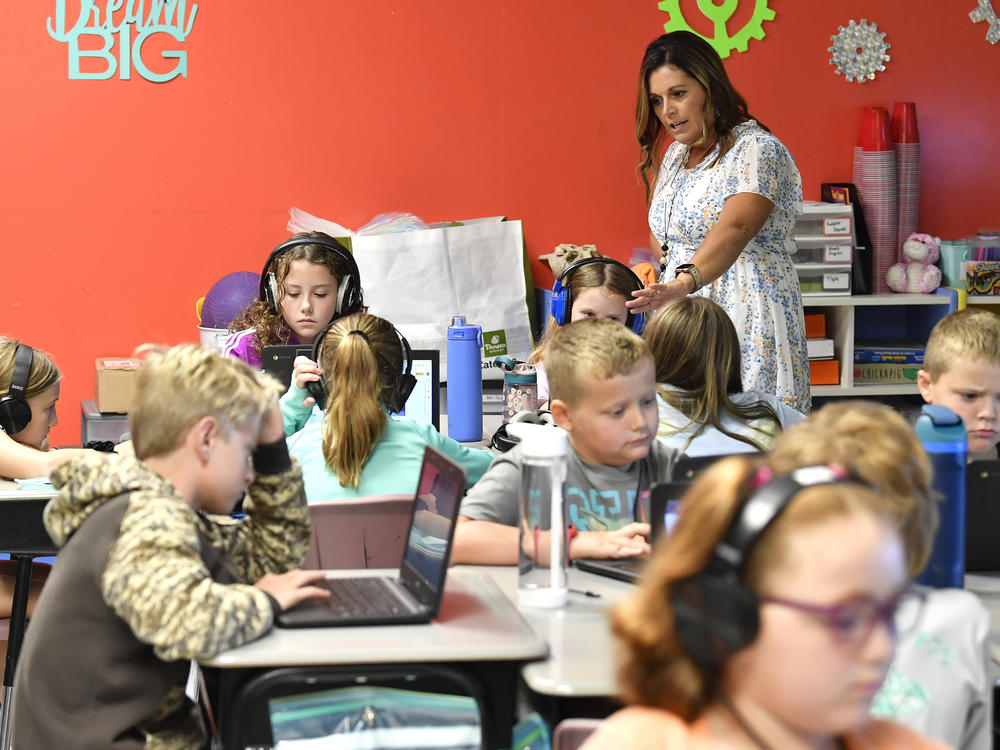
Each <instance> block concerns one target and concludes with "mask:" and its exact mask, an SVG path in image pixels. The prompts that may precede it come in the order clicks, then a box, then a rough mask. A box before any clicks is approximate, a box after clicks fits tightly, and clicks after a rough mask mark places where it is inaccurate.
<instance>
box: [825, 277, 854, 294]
mask: <svg viewBox="0 0 1000 750" xmlns="http://www.w3.org/2000/svg"><path fill="white" fill-rule="evenodd" d="M823 288H824V289H828V290H830V291H835V292H839V291H843V290H844V289H850V288H851V275H850V274H849V273H824V274H823Z"/></svg>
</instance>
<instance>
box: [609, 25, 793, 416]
mask: <svg viewBox="0 0 1000 750" xmlns="http://www.w3.org/2000/svg"><path fill="white" fill-rule="evenodd" d="M636 135H637V138H638V140H639V146H640V148H641V162H640V164H639V168H638V169H639V175H640V177H641V178H642V181H643V183H644V184H645V186H646V198H647V200H648V201H649V228H650V232H651V234H650V242H651V244H652V247H653V249H654V252H657V253H660V255H661V261H660V266H661V273H660V279H659V283H657V284H651V285H649V286H648V287H646V288H645V289H642V290H639V291H636V292H633V293H632V294H633V297H635V299H633V300H631V301H630V302H629V303H628V306H629V308H630V309H631V310H632V311H633V312H645V311H647V310H651V309H655V308H659V307H663V306H664V305H667V304H669V303H670V302H671V301H672V300H676V299H680V298H681V297H684V296H685V295H688V294H702V295H704V296H707V297H710V298H711V299H713V300H714V301H715V302H717V303H719V304H720V305H721V306H722V307H723V308H724V309H725V310H726V312H727V313H728V314H729V317H730V318H732V320H733V323H734V324H735V326H736V331H737V333H739V336H740V345H741V353H742V365H743V389H744V390H745V391H761V392H764V393H770V394H773V395H775V396H777V397H778V398H780V399H781V400H782V401H784V402H785V403H787V404H788V405H789V406H791V407H793V408H795V409H797V410H798V411H800V412H803V413H805V414H808V413H809V411H810V406H811V400H810V397H809V370H808V366H809V365H808V354H807V351H806V333H805V319H804V316H803V312H802V297H801V295H800V293H799V281H798V277H797V276H796V274H795V268H794V266H793V265H792V260H791V253H793V252H794V251H795V243H794V242H793V241H792V229H793V227H794V226H795V214H796V211H797V209H798V207H799V204H801V202H802V179H801V177H800V176H799V170H798V168H797V167H796V166H795V161H794V160H793V159H792V155H791V154H790V153H789V152H788V149H786V148H785V146H784V145H783V144H782V143H781V141H779V140H778V139H777V138H775V137H774V136H773V135H772V134H771V132H770V131H769V130H768V129H767V128H765V127H764V126H763V125H761V124H760V123H758V122H756V121H755V120H754V119H753V118H752V117H751V116H750V114H749V112H748V111H747V104H746V101H745V100H744V99H743V97H742V96H740V94H739V93H738V92H737V91H736V89H734V88H733V85H732V83H730V81H729V76H727V75H726V69H725V68H724V67H723V65H722V60H721V59H720V58H719V55H718V54H717V53H716V52H715V50H714V49H713V48H712V47H711V45H709V44H708V43H707V42H706V41H704V40H703V39H702V38H701V37H699V36H697V35H696V34H692V33H689V32H686V31H675V32H672V33H670V34H664V35H663V36H661V37H659V38H658V39H656V40H654V41H653V42H652V43H651V44H650V45H649V47H648V48H647V49H646V54H645V56H644V57H643V60H642V68H641V70H640V75H639V93H638V100H637V103H636ZM668 137H669V138H672V139H673V143H671V144H670V146H669V148H667V149H666V153H665V154H664V156H663V160H662V162H661V163H660V167H659V172H658V174H657V175H656V179H655V183H653V185H652V186H651V185H650V173H651V172H652V170H653V168H654V166H655V162H656V159H657V158H658V154H659V153H660V152H661V151H662V145H663V143H664V141H665V140H666V139H667V138H668Z"/></svg>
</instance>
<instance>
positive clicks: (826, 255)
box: [823, 245, 851, 263]
mask: <svg viewBox="0 0 1000 750" xmlns="http://www.w3.org/2000/svg"><path fill="white" fill-rule="evenodd" d="M823 262H824V263H850V262H851V246H850V245H823Z"/></svg>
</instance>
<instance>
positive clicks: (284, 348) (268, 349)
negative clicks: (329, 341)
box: [260, 344, 313, 388]
mask: <svg viewBox="0 0 1000 750" xmlns="http://www.w3.org/2000/svg"><path fill="white" fill-rule="evenodd" d="M312 352H313V348H312V345H311V344H310V345H309V346H306V345H304V344H272V345H271V346H265V347H264V348H263V349H261V350H260V366H261V367H262V368H263V370H264V372H266V373H267V374H268V375H271V376H273V377H274V378H276V379H277V380H279V381H281V384H282V385H283V386H285V388H288V386H289V385H291V383H292V370H293V369H294V366H295V358H296V357H298V356H303V357H312Z"/></svg>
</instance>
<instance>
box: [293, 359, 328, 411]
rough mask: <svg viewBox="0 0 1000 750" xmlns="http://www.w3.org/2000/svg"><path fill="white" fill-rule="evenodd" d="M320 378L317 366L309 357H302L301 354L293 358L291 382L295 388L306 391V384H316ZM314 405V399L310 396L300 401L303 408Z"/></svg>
mask: <svg viewBox="0 0 1000 750" xmlns="http://www.w3.org/2000/svg"><path fill="white" fill-rule="evenodd" d="M321 377H322V374H321V373H320V369H319V365H318V364H316V363H315V362H313V361H312V360H311V359H309V357H303V356H302V355H301V354H300V355H299V356H298V357H296V358H295V362H294V363H293V365H292V382H293V383H295V386H296V387H297V388H301V389H302V390H305V389H306V383H318V382H319V381H320V379H321ZM315 403H316V399H314V398H313V397H312V396H306V397H305V398H304V399H302V405H303V406H312V405H313V404H315Z"/></svg>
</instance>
